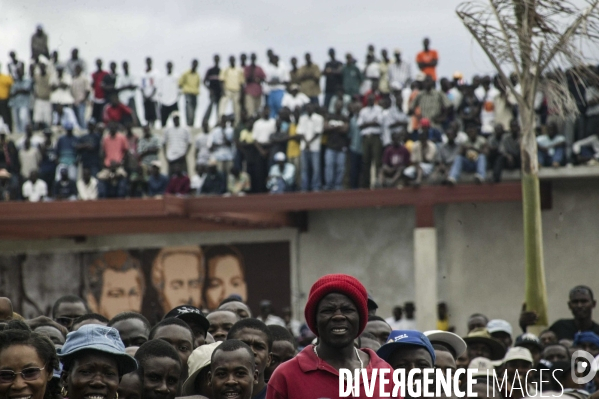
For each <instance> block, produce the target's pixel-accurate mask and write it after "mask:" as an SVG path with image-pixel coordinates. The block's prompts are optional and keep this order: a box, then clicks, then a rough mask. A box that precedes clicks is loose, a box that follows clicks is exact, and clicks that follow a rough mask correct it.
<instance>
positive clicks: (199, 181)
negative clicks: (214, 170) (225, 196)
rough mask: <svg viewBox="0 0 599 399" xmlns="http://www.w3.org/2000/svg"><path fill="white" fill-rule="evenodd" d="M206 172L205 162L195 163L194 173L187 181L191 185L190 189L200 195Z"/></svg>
mask: <svg viewBox="0 0 599 399" xmlns="http://www.w3.org/2000/svg"><path fill="white" fill-rule="evenodd" d="M207 174H208V165H207V164H198V165H196V174H195V175H193V177H192V178H191V180H190V181H189V186H190V187H191V190H192V192H193V193H195V195H200V194H201V193H202V186H203V185H204V181H205V180H206V175H207Z"/></svg>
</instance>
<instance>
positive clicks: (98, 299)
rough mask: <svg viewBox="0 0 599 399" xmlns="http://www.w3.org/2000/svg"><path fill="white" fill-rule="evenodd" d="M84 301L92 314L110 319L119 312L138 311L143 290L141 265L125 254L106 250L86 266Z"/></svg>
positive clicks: (143, 282)
mask: <svg viewBox="0 0 599 399" xmlns="http://www.w3.org/2000/svg"><path fill="white" fill-rule="evenodd" d="M88 275H89V291H88V295H87V300H88V303H89V305H90V308H91V309H92V311H93V312H95V313H100V314H101V315H103V316H106V317H108V318H113V317H115V316H116V315H117V314H119V313H121V312H127V311H133V312H140V311H141V304H142V301H143V295H144V292H145V288H146V283H145V277H144V274H143V271H142V270H141V263H140V261H139V260H138V259H136V258H134V257H132V256H131V255H130V254H129V253H128V252H127V251H110V252H106V253H104V254H102V255H101V256H100V257H98V258H97V259H96V260H95V261H94V262H93V263H92V264H91V265H90V266H89V267H88Z"/></svg>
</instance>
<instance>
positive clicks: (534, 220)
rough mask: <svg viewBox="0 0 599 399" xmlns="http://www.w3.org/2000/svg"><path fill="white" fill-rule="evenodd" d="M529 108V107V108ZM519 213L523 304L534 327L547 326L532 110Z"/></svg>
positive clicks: (526, 126) (526, 123) (525, 128)
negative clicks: (534, 318) (533, 316)
mask: <svg viewBox="0 0 599 399" xmlns="http://www.w3.org/2000/svg"><path fill="white" fill-rule="evenodd" d="M531 108H532V107H531ZM521 110H522V113H521V118H522V119H521V123H522V133H523V134H522V144H521V155H522V210H523V220H524V255H525V261H526V265H525V270H526V272H525V301H526V309H527V310H529V311H535V312H536V313H537V314H538V316H539V319H538V321H537V326H547V325H548V317H547V288H546V285H545V269H544V265H543V226H542V220H541V194H540V186H539V164H538V158H537V141H536V138H535V132H534V123H535V122H534V119H535V117H534V111H528V110H524V109H522V108H521Z"/></svg>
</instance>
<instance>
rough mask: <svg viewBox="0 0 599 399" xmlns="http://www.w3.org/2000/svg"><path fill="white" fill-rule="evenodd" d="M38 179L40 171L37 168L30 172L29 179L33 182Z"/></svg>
mask: <svg viewBox="0 0 599 399" xmlns="http://www.w3.org/2000/svg"><path fill="white" fill-rule="evenodd" d="M37 179H38V171H37V170H32V171H31V173H29V180H31V182H32V183H35V182H36V181H37Z"/></svg>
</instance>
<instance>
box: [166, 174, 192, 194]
mask: <svg viewBox="0 0 599 399" xmlns="http://www.w3.org/2000/svg"><path fill="white" fill-rule="evenodd" d="M189 184H190V183H189V177H187V176H185V175H182V176H180V177H179V176H177V175H173V177H171V180H170V181H169V182H168V186H166V193H167V194H189V191H191V188H190V187H189Z"/></svg>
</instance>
